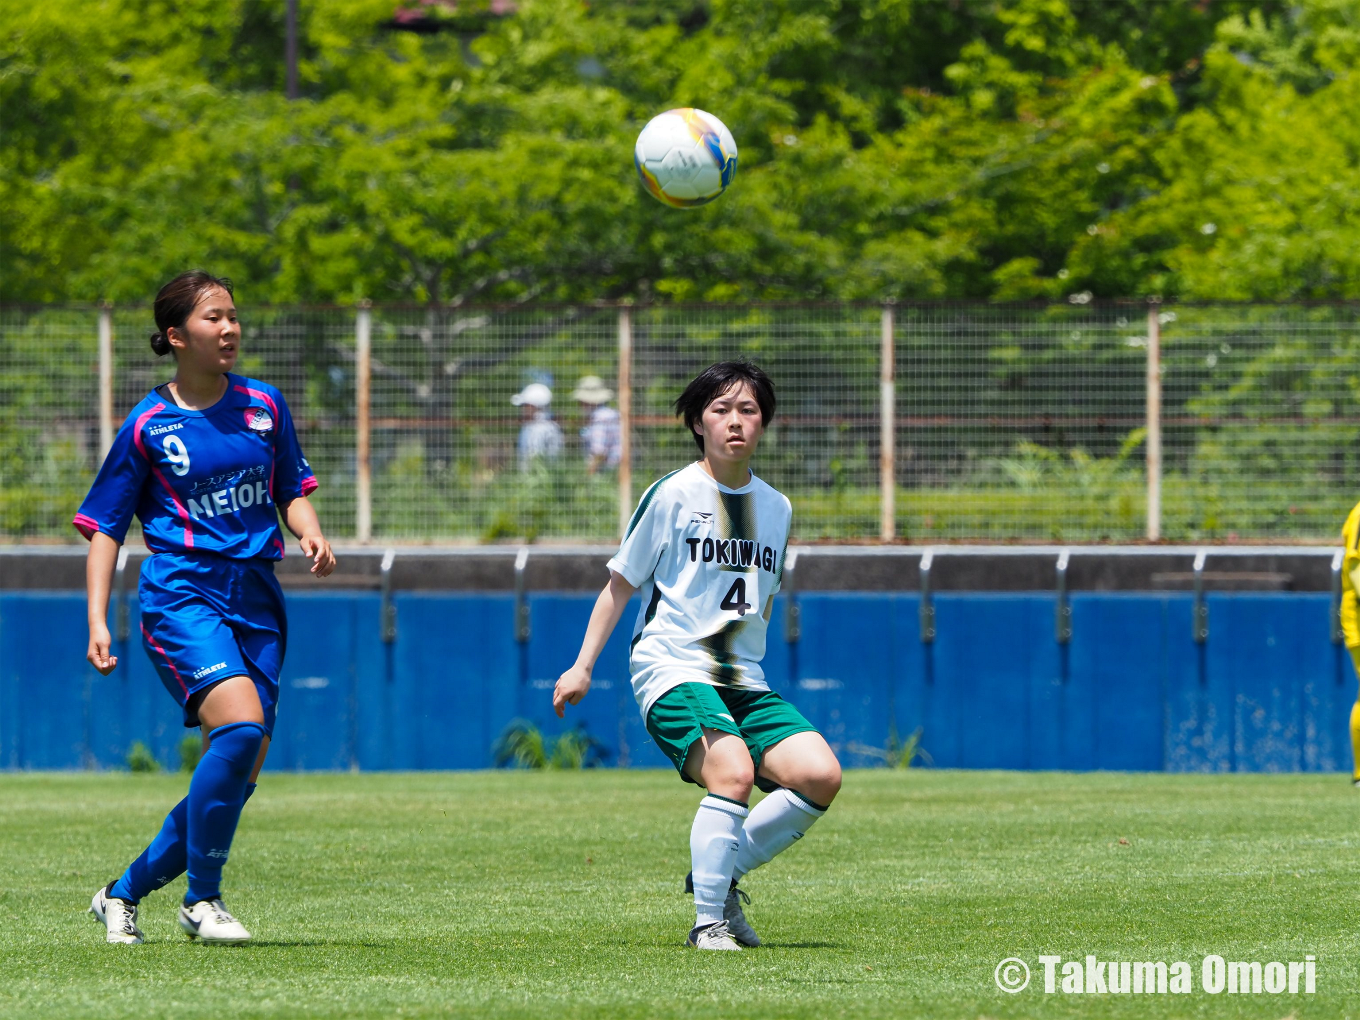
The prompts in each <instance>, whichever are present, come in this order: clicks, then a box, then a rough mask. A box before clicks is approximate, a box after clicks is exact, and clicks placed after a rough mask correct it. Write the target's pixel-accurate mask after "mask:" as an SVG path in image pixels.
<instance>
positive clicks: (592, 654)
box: [553, 570, 637, 719]
mask: <svg viewBox="0 0 1360 1020" xmlns="http://www.w3.org/2000/svg"><path fill="white" fill-rule="evenodd" d="M636 591H637V589H636V588H634V587H633V586H632V585H631V584H629V583H628V582H627V581H626V580H624V577H623V575H622V574H620V573H619V572H618V571H615V570H611V571H610V572H609V583H608V584H607V585H605V587H604V591H602V592H600V597H599V598H598V599H596V600H595V608H594V609H593V610H592V611H591V614H590V622H589V623H588V624H586V636H585V639H584V640H583V641H582V642H581V653H580V654H579V655H577V656H576V662H575V663H573V664H572V666H571V668H570V669H568V670H567V671H566V672H565V673H563V674H562V675H561V676H560V677H558V678H557V686H555V687H554V688H553V711H554V712H556V713H557V717H558V718H559V719H561V718H562V717H563V716H564V715H566V711H567V706H568V705H577V704H580V701H581V699H582V698H584V697H585V696H586V694H587V692H589V690H590V674H591V671H592V670H594V668H595V660H596V659H598V658H599V657H600V652H601V651H603V650H604V646H605V642H607V641H608V640H609V635H610V634H612V633H614V628H615V627H616V626H617V625H618V622H619V617H621V616H623V610H624V607H625V606H627V605H628V600H629V599H630V598H632V597H633V593H634V592H636Z"/></svg>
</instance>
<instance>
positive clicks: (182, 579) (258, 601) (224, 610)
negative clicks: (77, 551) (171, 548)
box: [138, 552, 288, 735]
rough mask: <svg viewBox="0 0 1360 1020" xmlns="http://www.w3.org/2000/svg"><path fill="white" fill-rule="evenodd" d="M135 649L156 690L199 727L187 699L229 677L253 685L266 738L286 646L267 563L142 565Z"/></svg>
mask: <svg viewBox="0 0 1360 1020" xmlns="http://www.w3.org/2000/svg"><path fill="white" fill-rule="evenodd" d="M138 594H139V596H140V597H141V603H142V644H143V645H144V646H145V648H146V654H147V655H148V656H149V657H150V658H151V662H152V664H153V665H154V666H155V667H156V672H157V673H158V674H160V678H161V683H163V684H165V689H166V690H167V691H169V692H170V694H171V695H172V696H173V697H174V699H175V700H176V701H177V702H179V704H180V707H181V708H183V709H184V725H185V726H198V725H199V720H198V712H197V707H196V705H195V703H194V695H195V694H198V693H199V692H201V691H206V690H207V689H208V688H209V687H212V686H213V685H214V684H216V683H219V682H220V681H222V680H226V679H227V678H228V677H233V676H248V677H250V679H251V680H253V681H255V690H256V691H257V692H258V693H259V695H260V705H261V707H262V708H263V709H264V728H265V729H266V730H267V731H269V733H270V734H271V735H272V734H273V732H274V718H275V715H276V712H277V708H278V701H279V671H280V670H281V669H282V668H283V653H284V648H285V646H286V645H287V643H288V620H287V617H286V616H285V614H284V604H283V590H282V589H281V588H280V587H279V582H278V578H276V577H275V576H274V563H273V561H272V560H259V559H250V560H234V559H229V558H228V557H226V556H219V555H217V554H216V553H208V552H195V553H156V554H155V555H154V556H148V557H147V559H146V561H145V562H144V563H143V564H142V577H141V583H140V584H139V586H138Z"/></svg>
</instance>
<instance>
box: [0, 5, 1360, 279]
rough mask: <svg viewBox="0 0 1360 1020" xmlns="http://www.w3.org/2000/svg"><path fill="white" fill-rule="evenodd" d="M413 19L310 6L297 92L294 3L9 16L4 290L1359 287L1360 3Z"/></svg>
mask: <svg viewBox="0 0 1360 1020" xmlns="http://www.w3.org/2000/svg"><path fill="white" fill-rule="evenodd" d="M397 4H398V0H302V2H301V5H300V6H301V9H302V25H301V63H300V75H301V82H302V96H301V98H299V99H298V100H296V101H292V102H290V101H289V100H287V99H286V98H285V96H284V95H283V77H284V69H283V59H282V57H283V32H284V28H283V21H284V0H45V2H44V3H41V4H33V3H30V2H27V0H0V110H2V111H3V133H2V134H0V206H2V207H3V208H4V209H5V210H6V213H5V218H4V224H3V229H4V236H3V238H0V241H2V242H3V243H2V244H0V299H3V300H7V301H25V302H30V301H31V302H46V301H70V300H87V301H88V300H96V299H107V300H113V301H120V302H126V301H144V300H146V299H147V298H148V297H149V296H150V294H151V293H152V292H154V289H155V288H156V286H157V285H158V284H159V283H160V282H161V281H163V280H164V279H165V278H166V277H167V276H168V275H170V274H172V273H173V272H175V271H177V270H179V269H181V268H183V267H185V266H188V265H199V264H201V265H205V266H208V267H210V268H212V269H213V270H214V271H216V272H223V273H227V274H229V275H231V276H233V277H235V278H236V279H237V280H238V282H239V284H240V285H241V286H242V288H243V295H246V294H248V295H249V297H248V300H249V301H251V302H252V303H254V302H260V301H266V300H267V301H274V302H283V301H319V302H341V303H344V302H350V301H353V300H356V299H360V298H370V299H374V300H379V301H393V300H406V301H417V302H427V301H428V302H438V303H441V304H442V303H454V304H458V303H465V302H472V301H481V300H497V301H529V300H564V301H581V300H589V299H595V298H620V297H635V298H639V299H653V300H737V299H789V298H798V299H802V298H812V299H818V298H828V299H835V298H845V299H868V300H878V299H883V298H887V297H897V298H902V299H911V298H946V297H958V298H987V299H1026V298H1055V297H1057V298H1061V297H1063V296H1065V295H1069V294H1073V293H1080V292H1084V291H1089V292H1091V293H1092V294H1094V295H1096V296H1137V295H1144V294H1162V295H1164V296H1166V297H1173V296H1178V297H1182V298H1196V297H1211V298H1224V297H1229V298H1260V299H1290V298H1303V297H1306V298H1329V297H1355V296H1357V294H1360V262H1357V255H1356V252H1357V251H1360V246H1358V245H1357V244H1355V243H1354V240H1355V235H1356V232H1357V225H1356V223H1357V213H1356V210H1355V208H1354V206H1355V205H1356V199H1355V196H1356V195H1357V194H1360V188H1357V186H1356V185H1357V183H1360V181H1357V179H1356V178H1357V153H1358V152H1360V129H1358V128H1357V127H1356V120H1355V118H1354V116H1352V115H1351V112H1352V111H1353V110H1354V109H1355V108H1356V100H1357V99H1360V94H1358V93H1360V84H1358V83H1357V79H1356V77H1355V75H1354V74H1353V73H1352V69H1353V68H1354V67H1356V65H1357V62H1358V61H1360V0H1301V2H1298V3H1290V4H1289V5H1286V4H1284V3H1282V2H1248V0H1241V2H1234V0H1214V2H1209V0H1202V2H1195V3H1192V2H1188V0H1187V2H1184V3H1181V2H1176V3H1165V2H1160V0H596V2H592V3H586V2H584V0H519V2H518V3H517V4H515V5H505V4H496V5H493V4H491V3H490V2H489V0H457V3H454V2H453V0H442V2H437V3H427V4H425V5H424V6H423V7H422V6H421V5H420V4H418V3H415V4H411V5H410V6H412V7H413V8H420V9H421V10H422V11H423V13H424V15H425V22H424V23H425V25H426V27H429V28H434V29H436V30H435V31H424V32H413V31H407V30H402V29H401V28H398V27H395V26H396V23H395V22H394V20H393V16H394V11H395V8H396V6H397ZM507 6H509V7H510V8H511V13H510V14H508V15H503V14H502V13H500V12H501V11H502V10H503V9H504V8H506V7H507ZM679 105H694V106H700V107H703V108H705V109H708V110H711V111H712V112H714V113H716V114H718V115H719V116H720V117H722V118H723V119H724V120H725V121H726V122H727V123H728V125H729V126H730V127H731V128H732V130H733V132H734V134H735V136H736V137H737V139H738V143H739V145H740V147H741V169H740V172H739V174H738V177H737V181H736V184H735V186H734V187H733V189H732V190H731V191H730V192H729V193H728V194H727V195H725V196H724V197H723V198H722V199H721V200H720V201H718V202H715V203H713V204H712V205H709V206H707V207H704V208H701V209H696V210H689V211H677V210H673V209H669V208H666V207H664V206H662V205H660V204H658V203H655V202H653V201H652V200H651V199H650V198H648V197H647V196H646V195H645V194H644V193H643V192H642V190H641V189H640V188H639V186H638V185H637V182H636V180H635V179H634V174H633V168H632V156H631V148H632V143H633V140H634V138H635V137H636V134H637V131H638V130H639V129H640V127H641V125H642V124H643V123H645V121H646V120H647V119H648V118H649V117H650V116H652V115H654V114H655V113H657V112H659V111H660V110H663V109H666V108H669V107H672V106H679Z"/></svg>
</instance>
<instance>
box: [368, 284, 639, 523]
mask: <svg viewBox="0 0 1360 1020" xmlns="http://www.w3.org/2000/svg"><path fill="white" fill-rule="evenodd" d="M372 345H373V362H372V364H373V368H372V375H373V383H372V387H373V389H372V393H373V396H372V415H373V420H372V437H373V438H372V443H373V468H372V470H373V533H374V535H375V536H381V537H387V538H396V539H405V540H410V539H463V540H482V541H495V540H498V539H509V538H529V539H540V538H608V537H611V536H613V535H615V534H616V528H617V523H616V522H617V507H618V498H617V491H618V490H617V481H616V480H615V477H614V475H613V472H611V471H609V470H598V469H597V470H596V471H594V472H587V470H586V469H585V462H584V456H583V453H582V450H581V443H580V432H581V429H582V427H583V426H584V424H585V421H584V420H583V419H584V414H583V409H582V408H581V406H580V405H578V404H576V403H575V402H574V401H572V400H571V397H570V394H571V393H572V392H573V390H574V388H575V387H576V385H577V384H578V383H579V381H580V380H581V379H582V378H584V377H585V376H589V375H595V376H598V377H600V379H601V380H602V381H604V382H607V384H608V385H609V386H610V387H611V388H612V387H614V386H615V378H616V374H617V364H618V345H617V333H616V316H615V313H614V311H613V309H589V308H587V309H580V308H562V309H538V310H528V311H509V312H506V311H497V312H478V311H471V312H457V311H449V310H426V309H379V310H375V311H374V313H373V326H372ZM535 384H536V385H537V386H541V387H546V388H547V391H548V392H549V393H550V394H551V395H552V402H551V403H550V404H548V405H547V406H546V407H541V408H540V407H538V406H536V405H535V404H532V403H520V404H518V405H517V404H515V403H512V400H513V398H515V397H516V396H518V395H520V394H527V395H530V396H532V393H530V392H529V391H528V390H527V387H530V386H531V385H535Z"/></svg>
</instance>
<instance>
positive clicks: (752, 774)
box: [704, 741, 756, 801]
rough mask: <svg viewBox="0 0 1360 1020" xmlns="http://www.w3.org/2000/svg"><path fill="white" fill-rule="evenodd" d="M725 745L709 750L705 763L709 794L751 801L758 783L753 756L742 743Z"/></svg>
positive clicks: (726, 743)
mask: <svg viewBox="0 0 1360 1020" xmlns="http://www.w3.org/2000/svg"><path fill="white" fill-rule="evenodd" d="M723 745H729V746H723ZM723 745H714V746H713V747H712V748H710V749H709V753H708V757H707V760H706V761H705V763H704V785H705V786H706V787H707V788H708V790H709V792H711V793H716V794H718V795H719V796H722V797H728V798H730V799H732V800H742V801H745V800H749V799H750V797H751V788H752V787H753V786H754V785H755V781H756V770H755V765H754V764H753V763H752V762H751V754H750V752H749V751H747V750H746V745H745V744H743V743H741V742H740V741H732V742H728V741H724V742H723Z"/></svg>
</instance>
